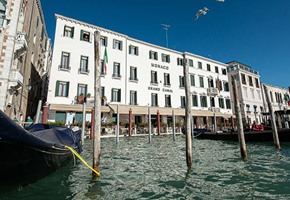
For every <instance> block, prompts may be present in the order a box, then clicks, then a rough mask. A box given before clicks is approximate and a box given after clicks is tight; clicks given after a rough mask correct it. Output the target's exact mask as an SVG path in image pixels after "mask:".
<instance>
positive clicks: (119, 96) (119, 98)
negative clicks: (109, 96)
mask: <svg viewBox="0 0 290 200" xmlns="http://www.w3.org/2000/svg"><path fill="white" fill-rule="evenodd" d="M118 102H121V89H119V90H118Z"/></svg>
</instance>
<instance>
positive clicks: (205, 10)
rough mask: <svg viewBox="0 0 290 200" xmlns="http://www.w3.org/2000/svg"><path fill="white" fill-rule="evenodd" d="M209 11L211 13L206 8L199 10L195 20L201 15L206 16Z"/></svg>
mask: <svg viewBox="0 0 290 200" xmlns="http://www.w3.org/2000/svg"><path fill="white" fill-rule="evenodd" d="M207 11H209V9H208V8H207V7H204V8H203V9H200V10H198V11H197V13H196V15H195V20H197V19H198V18H199V16H200V15H201V14H203V15H205V14H206V13H207Z"/></svg>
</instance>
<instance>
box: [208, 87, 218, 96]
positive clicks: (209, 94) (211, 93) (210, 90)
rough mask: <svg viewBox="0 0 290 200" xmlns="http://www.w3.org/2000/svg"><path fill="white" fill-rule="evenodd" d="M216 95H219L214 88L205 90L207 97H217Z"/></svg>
mask: <svg viewBox="0 0 290 200" xmlns="http://www.w3.org/2000/svg"><path fill="white" fill-rule="evenodd" d="M218 93H219V90H218V89H217V88H214V87H210V88H207V95H208V96H216V95H218Z"/></svg>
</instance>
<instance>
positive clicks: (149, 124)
mask: <svg viewBox="0 0 290 200" xmlns="http://www.w3.org/2000/svg"><path fill="white" fill-rule="evenodd" d="M148 129H149V142H150V143H151V140H152V139H151V110H150V106H148Z"/></svg>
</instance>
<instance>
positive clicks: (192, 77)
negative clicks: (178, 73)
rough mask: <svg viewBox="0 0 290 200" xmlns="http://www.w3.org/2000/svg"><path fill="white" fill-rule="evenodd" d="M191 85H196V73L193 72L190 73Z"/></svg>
mask: <svg viewBox="0 0 290 200" xmlns="http://www.w3.org/2000/svg"><path fill="white" fill-rule="evenodd" d="M189 77H190V85H191V86H195V79H194V75H193V74H190V76H189Z"/></svg>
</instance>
